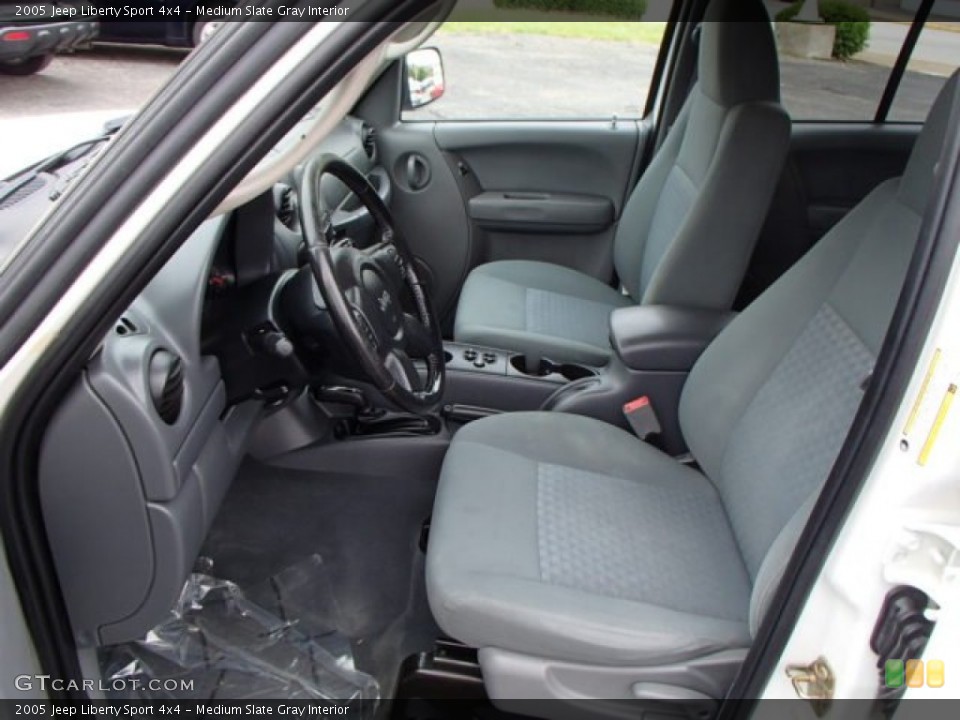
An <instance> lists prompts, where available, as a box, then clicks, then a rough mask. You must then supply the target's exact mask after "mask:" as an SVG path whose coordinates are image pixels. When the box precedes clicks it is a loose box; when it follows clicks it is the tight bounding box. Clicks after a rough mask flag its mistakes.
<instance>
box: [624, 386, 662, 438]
mask: <svg viewBox="0 0 960 720" xmlns="http://www.w3.org/2000/svg"><path fill="white" fill-rule="evenodd" d="M623 416H624V417H625V418H626V419H627V422H628V423H630V427H631V428H632V429H633V432H634V434H636V436H637V437H638V438H640V439H641V440H646V439H647V438H648V437H650V436H651V435H659V434H660V432H661V431H662V428H661V427H660V420H659V419H658V418H657V412H656V410H654V409H653V403H651V402H650V398H649V397H647V396H646V395H643V396H641V397H638V398H637V399H636V400H631V401H630V402H628V403H625V404H624V406H623Z"/></svg>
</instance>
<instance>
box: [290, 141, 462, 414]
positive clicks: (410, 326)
mask: <svg viewBox="0 0 960 720" xmlns="http://www.w3.org/2000/svg"><path fill="white" fill-rule="evenodd" d="M325 175H332V176H333V177H335V178H337V179H338V180H339V181H340V182H342V183H343V184H344V185H345V186H346V187H347V189H348V190H350V191H351V192H352V193H353V194H354V195H356V197H357V199H358V200H359V201H360V203H361V204H362V205H363V206H364V207H365V208H366V209H367V210H368V212H369V213H370V216H371V217H372V218H373V221H374V223H375V225H376V228H377V231H378V232H379V234H380V241H379V242H377V243H374V244H373V245H372V246H371V247H369V248H364V249H358V248H355V247H353V246H350V245H345V244H337V243H335V238H334V226H333V215H332V211H331V210H330V209H329V208H327V207H326V204H325V202H324V199H323V195H322V193H321V187H320V181H321V179H322V178H323V177H324V176H325ZM300 207H301V214H302V218H301V222H302V224H303V234H304V241H305V243H306V248H307V256H308V258H309V262H310V268H311V270H312V271H313V275H314V278H315V279H316V282H317V285H318V286H319V288H320V293H321V295H322V296H323V299H324V301H325V303H326V305H327V310H328V311H329V313H330V315H331V317H332V319H333V322H334V325H335V326H336V328H337V330H338V331H339V332H340V335H341V337H342V338H343V341H344V342H345V344H346V345H347V347H348V348H349V349H350V351H351V353H352V354H353V356H354V357H355V358H356V360H357V361H358V362H359V363H360V366H361V367H362V369H363V370H364V372H365V373H366V375H367V376H368V377H369V378H370V380H371V381H372V382H373V384H374V385H375V386H376V387H377V389H378V390H379V391H380V392H381V393H382V394H383V395H384V396H385V397H386V398H387V399H388V400H389V401H391V402H392V403H393V404H394V405H396V406H397V407H399V408H401V409H402V410H406V411H408V412H412V413H417V414H424V413H428V412H431V411H433V410H435V409H436V408H437V406H438V405H439V404H440V401H441V399H442V396H443V387H444V381H445V362H444V354H443V337H442V335H441V332H440V323H439V319H438V318H437V315H436V311H435V310H434V305H433V301H432V299H431V297H430V293H429V290H428V288H427V286H426V284H425V283H424V282H423V279H422V277H421V276H420V273H419V272H418V270H417V266H416V263H415V262H414V261H413V257H412V255H411V254H410V252H409V250H408V248H407V245H406V242H405V241H404V240H403V237H402V235H401V233H400V232H399V230H398V229H397V227H396V224H395V223H394V221H393V217H392V216H391V215H390V211H389V210H388V209H387V207H386V205H384V203H383V201H382V200H381V199H380V196H379V195H378V194H377V191H376V190H375V189H374V187H373V186H372V185H371V184H370V183H369V181H368V180H367V179H366V178H365V177H364V176H363V175H361V174H360V173H359V172H358V171H357V170H356V169H355V168H354V167H353V166H352V165H350V164H349V163H347V162H345V161H344V160H342V159H341V158H339V157H337V156H336V155H330V154H325V155H320V156H317V157H315V158H313V159H311V160H310V161H309V162H308V163H307V164H306V166H305V167H304V170H303V176H302V179H301V181H300ZM405 291H406V292H405ZM404 300H407V302H406V303H404ZM404 304H407V305H410V306H412V307H411V311H410V312H407V310H406V309H405V308H404V307H403V306H404ZM414 360H422V361H423V362H424V363H425V364H426V370H427V377H426V380H423V379H422V378H421V376H420V373H419V372H418V371H417V369H416V365H415V363H414Z"/></svg>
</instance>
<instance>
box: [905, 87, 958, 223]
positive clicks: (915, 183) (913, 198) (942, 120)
mask: <svg viewBox="0 0 960 720" xmlns="http://www.w3.org/2000/svg"><path fill="white" fill-rule="evenodd" d="M958 78H960V70H958V71H956V72H955V73H953V75H951V76H950V79H949V80H947V84H946V85H944V86H943V89H941V90H940V94H939V95H937V99H936V100H934V102H933V107H931V108H930V113H929V114H928V115H927V121H926V122H925V123H924V124H923V130H922V131H921V132H920V137H918V138H917V143H916V145H914V146H913V151H912V152H911V153H910V160H908V161H907V168H906V170H904V171H903V177H901V178H900V192H899V196H900V200H901V201H902V202H903V203H904V204H906V205H907V206H909V207H910V208H912V209H913V210H915V211H916V212H918V213H923V212H924V211H925V210H926V208H927V199H928V198H929V197H930V191H931V190H932V189H933V180H934V176H935V172H936V166H937V161H938V160H939V159H940V153H941V152H942V151H943V144H944V141H945V139H946V136H947V127H948V125H949V123H950V116H951V113H952V112H953V111H954V106H955V105H956V104H957V103H960V92H958V89H960V79H958Z"/></svg>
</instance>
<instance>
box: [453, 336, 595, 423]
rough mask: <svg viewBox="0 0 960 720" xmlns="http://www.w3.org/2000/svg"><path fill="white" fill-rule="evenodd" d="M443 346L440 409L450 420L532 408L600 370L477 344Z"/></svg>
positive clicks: (593, 375) (536, 407)
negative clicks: (444, 369) (444, 371)
mask: <svg viewBox="0 0 960 720" xmlns="http://www.w3.org/2000/svg"><path fill="white" fill-rule="evenodd" d="M444 351H445V352H444V354H445V358H446V362H447V389H446V393H445V394H444V405H445V409H444V411H445V414H447V416H448V417H451V418H453V419H454V420H456V419H458V418H459V419H463V420H469V419H473V418H475V417H482V416H483V415H489V414H492V413H494V412H514V411H519V410H536V409H538V408H539V407H540V406H541V405H542V404H543V403H544V402H545V401H546V400H547V398H549V397H550V396H551V395H552V394H553V393H554V392H555V391H556V390H557V389H558V388H559V387H562V386H565V385H567V384H569V383H570V382H574V381H577V380H581V379H584V378H596V377H598V374H599V373H600V369H599V368H590V367H587V366H585V365H577V364H573V363H555V362H553V361H551V360H550V359H548V358H542V357H535V356H532V355H523V354H519V353H511V352H509V351H506V350H498V349H496V348H488V347H482V346H479V345H468V344H462V343H444Z"/></svg>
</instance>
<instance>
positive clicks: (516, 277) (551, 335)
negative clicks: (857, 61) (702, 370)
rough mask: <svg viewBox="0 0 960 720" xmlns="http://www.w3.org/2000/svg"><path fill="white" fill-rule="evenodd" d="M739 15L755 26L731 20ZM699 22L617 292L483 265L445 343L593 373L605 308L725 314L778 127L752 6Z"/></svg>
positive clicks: (632, 219) (769, 172)
mask: <svg viewBox="0 0 960 720" xmlns="http://www.w3.org/2000/svg"><path fill="white" fill-rule="evenodd" d="M751 18H754V19H755V20H758V22H730V21H731V20H750V19H751ZM706 19H707V22H705V23H704V26H703V31H702V33H701V35H702V37H701V40H700V52H699V69H698V81H697V83H696V84H695V85H694V87H693V88H692V90H691V92H690V95H689V97H688V98H687V101H686V103H685V104H684V107H683V109H682V110H681V112H680V114H679V115H678V117H677V120H676V122H675V123H674V125H673V127H672V128H671V129H670V132H669V133H668V134H667V137H666V139H665V140H664V142H663V145H662V146H661V147H660V149H659V150H658V152H657V154H656V156H655V157H654V159H653V161H652V162H651V163H650V166H649V167H648V168H647V170H646V172H644V174H643V177H642V178H641V179H640V181H639V183H638V184H637V186H636V188H635V189H634V190H633V192H632V193H631V195H630V197H629V199H628V200H627V202H626V203H625V205H624V208H623V211H622V213H621V217H620V220H619V224H618V226H617V232H616V236H615V238H614V249H613V253H614V256H613V261H614V267H615V268H616V271H617V275H618V277H619V279H620V283H621V285H622V287H623V291H624V292H622V293H621V292H618V291H615V290H614V289H613V288H610V287H608V286H607V285H606V284H604V283H603V282H601V281H599V280H597V279H595V278H593V277H590V276H589V275H586V274H584V273H580V272H578V271H575V270H571V269H569V268H565V267H561V266H560V265H555V264H551V263H544V262H517V261H500V262H492V263H488V264H485V265H481V266H479V267H477V268H475V269H474V270H473V271H472V272H471V273H470V275H469V276H468V277H467V280H466V282H465V283H464V286H463V290H462V292H461V294H460V301H459V305H458V307H457V316H456V321H455V326H454V337H455V339H456V340H458V341H460V342H465V343H474V344H479V345H486V346H492V347H498V348H503V349H507V350H515V351H518V352H524V353H539V354H540V355H542V356H545V357H549V358H551V359H552V360H557V361H569V362H584V363H593V364H603V363H604V362H606V360H607V359H608V357H609V354H610V343H609V339H608V328H607V324H608V322H607V320H608V318H609V314H610V311H612V310H613V309H615V308H618V307H622V306H624V305H628V304H631V303H643V304H665V305H680V306H688V307H700V308H711V309H719V310H726V309H729V308H730V307H731V305H732V304H733V301H734V298H735V296H736V294H737V291H738V289H739V287H740V283H741V281H742V279H743V275H744V273H745V272H746V267H747V263H748V262H749V259H750V255H751V253H752V251H753V247H754V245H755V244H756V241H757V238H758V236H759V233H760V229H761V227H762V224H763V221H764V219H765V216H766V213H767V209H768V207H769V204H770V199H771V197H772V195H773V190H774V187H775V186H776V183H777V179H778V177H779V175H780V171H781V169H782V167H783V162H784V159H785V157H786V153H787V147H788V144H789V138H790V121H789V118H788V116H787V114H786V113H785V112H784V111H783V109H782V108H781V106H780V104H779V100H780V73H779V66H778V62H777V52H776V45H775V42H774V38H773V31H772V29H771V25H770V23H769V19H768V17H767V13H766V10H765V9H764V7H763V4H762V2H761V1H760V0H746V2H744V0H714V2H713V3H711V5H710V8H709V9H708V11H707V18H706Z"/></svg>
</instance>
